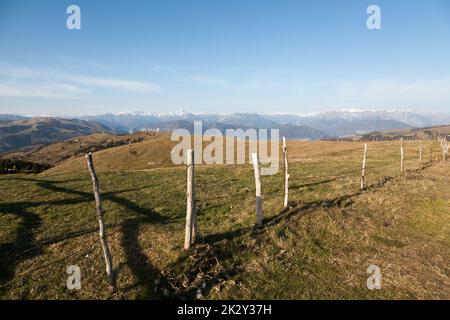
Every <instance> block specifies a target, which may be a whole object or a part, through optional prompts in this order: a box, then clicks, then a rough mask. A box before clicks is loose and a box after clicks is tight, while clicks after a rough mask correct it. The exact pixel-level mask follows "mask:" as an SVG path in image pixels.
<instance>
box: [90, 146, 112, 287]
mask: <svg viewBox="0 0 450 320" xmlns="http://www.w3.org/2000/svg"><path fill="white" fill-rule="evenodd" d="M84 157H85V159H86V165H87V168H88V170H89V173H90V174H91V178H92V186H93V188H94V199H95V207H96V209H97V218H98V225H99V234H100V242H101V244H102V248H103V255H104V257H105V262H106V274H107V275H108V280H109V284H110V285H111V286H112V287H113V288H114V286H115V283H114V275H113V270H112V258H111V252H110V250H109V246H108V241H107V238H106V233H105V222H104V220H103V213H104V211H103V207H102V200H101V198H100V187H99V184H98V178H97V174H96V173H95V169H94V164H93V162H92V153H91V152H89V153H86V154H85V156H84Z"/></svg>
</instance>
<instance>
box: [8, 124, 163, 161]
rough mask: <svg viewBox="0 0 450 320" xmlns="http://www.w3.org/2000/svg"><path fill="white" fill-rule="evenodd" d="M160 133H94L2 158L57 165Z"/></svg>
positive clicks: (13, 153) (16, 152) (143, 139)
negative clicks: (86, 154)
mask: <svg viewBox="0 0 450 320" xmlns="http://www.w3.org/2000/svg"><path fill="white" fill-rule="evenodd" d="M155 135H158V133H153V132H138V133H133V134H111V133H94V134H91V135H87V136H81V137H76V138H72V139H68V140H64V141H60V142H55V143H52V144H49V145H45V146H40V147H37V148H34V149H33V150H31V151H20V150H19V151H12V152H9V153H5V154H3V155H2V156H1V158H4V159H16V160H23V161H30V162H34V163H45V164H50V165H56V164H58V163H60V162H62V161H65V160H67V159H70V158H74V157H77V156H81V155H83V154H84V153H85V152H88V151H89V152H96V151H100V150H104V149H108V148H114V147H118V146H122V145H129V144H134V143H138V142H142V141H145V140H147V139H149V138H151V137H153V136H155Z"/></svg>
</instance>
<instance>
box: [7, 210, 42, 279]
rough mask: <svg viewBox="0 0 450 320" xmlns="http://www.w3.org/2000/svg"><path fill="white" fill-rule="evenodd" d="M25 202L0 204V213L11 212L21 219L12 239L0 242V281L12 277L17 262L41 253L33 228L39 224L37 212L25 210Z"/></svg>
mask: <svg viewBox="0 0 450 320" xmlns="http://www.w3.org/2000/svg"><path fill="white" fill-rule="evenodd" d="M26 208H27V206H26V204H25V205H23V204H21V203H16V204H11V203H10V204H0V213H2V214H12V215H14V216H16V217H17V218H20V219H21V222H20V223H19V226H18V227H17V229H16V235H15V237H14V240H13V241H11V242H7V243H2V244H0V283H5V282H7V281H9V280H10V279H12V278H13V277H14V272H15V268H16V266H17V264H19V263H20V262H22V261H24V260H27V259H30V258H33V257H35V256H37V255H39V254H41V253H42V250H41V248H40V247H39V246H38V245H37V244H36V243H35V235H34V233H35V230H36V229H37V228H38V227H39V226H40V225H41V219H40V218H39V216H38V215H37V214H34V213H31V212H29V211H27V210H26Z"/></svg>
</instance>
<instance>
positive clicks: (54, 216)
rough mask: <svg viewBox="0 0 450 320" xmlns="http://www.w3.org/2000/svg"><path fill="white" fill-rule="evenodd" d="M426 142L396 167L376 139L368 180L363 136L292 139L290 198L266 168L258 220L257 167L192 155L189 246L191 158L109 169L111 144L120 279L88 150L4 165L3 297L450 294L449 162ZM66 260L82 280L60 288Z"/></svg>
mask: <svg viewBox="0 0 450 320" xmlns="http://www.w3.org/2000/svg"><path fill="white" fill-rule="evenodd" d="M143 143H145V142H143ZM432 145H433V147H432ZM422 146H423V150H424V152H423V162H424V164H423V167H422V166H421V165H420V163H419V153H418V150H419V142H405V154H406V160H405V168H406V169H407V171H406V172H405V173H403V174H402V173H400V157H399V153H400V152H399V142H398V141H397V142H396V141H393V142H372V143H369V148H368V150H369V152H368V162H367V166H368V168H367V188H366V189H365V190H363V191H361V190H360V180H359V179H360V177H359V175H360V167H361V160H362V151H363V144H362V143H344V142H289V144H288V152H289V161H290V167H289V169H290V176H291V179H290V202H289V207H288V208H287V209H283V192H284V188H283V181H284V177H283V172H282V171H283V170H280V172H279V173H278V174H277V175H275V176H264V177H263V180H262V184H263V190H262V192H263V211H264V225H263V227H262V228H255V227H254V224H255V212H254V210H255V197H254V177H253V168H252V166H251V165H249V164H248V165H235V166H225V165H220V166H213V165H211V166H206V165H203V166H198V167H197V168H196V191H197V200H198V206H199V230H200V238H199V241H198V243H197V244H196V245H195V246H194V247H193V249H192V250H191V251H190V252H185V251H184V250H183V240H184V223H185V213H186V194H185V193H186V170H185V168H184V167H182V166H166V165H165V166H162V167H157V166H156V167H155V166H152V167H151V168H149V169H145V168H141V169H139V168H134V169H133V170H125V168H122V169H117V168H115V169H114V170H111V169H108V168H107V167H102V164H101V163H100V162H101V159H102V153H105V152H111V150H112V149H110V151H108V150H104V151H101V152H99V155H98V156H97V155H96V154H94V164H95V163H97V164H98V167H100V169H99V180H100V186H101V190H102V198H103V200H104V207H105V210H106V214H105V218H106V223H107V232H108V241H109V243H110V246H111V252H112V256H113V264H114V269H115V273H116V280H117V286H116V290H114V291H112V290H110V289H109V286H108V282H107V277H106V272H105V263H104V260H103V256H102V251H101V246H100V242H99V239H98V232H97V229H98V222H97V220H96V213H95V206H94V202H93V194H92V184H91V180H90V177H89V174H88V172H87V170H86V169H84V170H82V167H80V166H79V162H80V161H81V160H77V161H73V160H71V162H72V163H74V167H73V168H76V169H74V170H70V165H67V164H64V166H63V168H64V170H61V171H58V167H56V168H54V169H52V170H53V171H52V172H51V173H50V174H48V173H47V174H41V175H4V176H1V177H0V190H1V193H0V201H1V202H0V224H1V226H2V228H1V230H0V297H1V298H2V299H11V298H16V299H80V298H83V299H134V298H139V299H163V298H189V299H198V298H199V299H382V298H383V299H384V298H387V299H405V298H408V299H409V298H411V299H450V267H449V266H448V263H447V262H448V261H449V260H450V209H449V207H450V196H449V194H450V177H448V174H447V172H448V169H449V164H448V163H447V162H443V161H442V159H441V158H442V157H441V156H440V154H439V153H438V152H437V148H438V147H437V143H436V142H422ZM118 148H129V147H128V146H124V147H118ZM114 149H115V148H114ZM431 152H433V153H432V154H431V155H430V153H431ZM161 154H164V156H165V157H167V155H166V154H165V153H163V152H161ZM128 156H129V157H132V156H138V155H134V154H133V153H131V155H128ZM430 159H431V160H433V161H432V162H430ZM436 160H439V161H436ZM138 162H139V161H138ZM140 163H143V162H142V161H141V160H140ZM125 165H126V164H125ZM70 171H72V172H70ZM69 265H77V266H79V267H80V269H81V276H82V277H81V289H80V290H72V291H71V290H68V289H67V288H66V280H67V277H68V274H67V273H66V268H67V266H69ZM370 265H377V266H379V267H380V269H381V272H382V283H381V285H382V286H381V289H380V290H368V288H367V285H366V282H367V278H368V277H369V274H368V273H367V268H368V267H369V266H370Z"/></svg>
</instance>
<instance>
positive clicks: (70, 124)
mask: <svg viewBox="0 0 450 320" xmlns="http://www.w3.org/2000/svg"><path fill="white" fill-rule="evenodd" d="M96 132H103V133H105V132H109V133H111V132H113V130H111V129H110V128H108V127H106V126H104V125H102V124H100V123H97V122H90V121H84V120H78V119H60V118H51V117H34V118H25V119H18V120H15V119H12V120H5V121H3V122H0V153H1V152H6V151H10V150H16V149H20V148H30V147H31V148H33V147H37V146H41V145H46V144H50V143H53V142H56V141H62V140H66V139H70V138H74V137H79V136H84V135H89V134H93V133H96Z"/></svg>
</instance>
